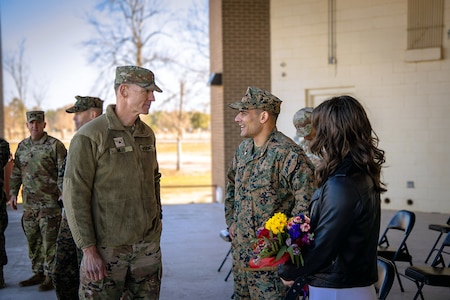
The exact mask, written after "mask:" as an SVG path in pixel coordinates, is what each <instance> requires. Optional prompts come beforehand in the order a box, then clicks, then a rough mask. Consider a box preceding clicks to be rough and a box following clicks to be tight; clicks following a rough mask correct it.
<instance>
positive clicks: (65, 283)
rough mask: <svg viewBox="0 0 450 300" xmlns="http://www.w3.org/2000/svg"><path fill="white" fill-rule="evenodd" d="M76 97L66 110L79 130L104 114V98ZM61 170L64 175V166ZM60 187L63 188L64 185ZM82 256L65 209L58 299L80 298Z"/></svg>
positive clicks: (57, 261)
mask: <svg viewBox="0 0 450 300" xmlns="http://www.w3.org/2000/svg"><path fill="white" fill-rule="evenodd" d="M75 99H77V101H76V102H75V104H74V105H73V106H72V107H69V108H68V109H66V112H68V113H73V114H74V116H73V121H74V123H75V128H76V129H77V130H78V129H80V127H81V126H83V125H84V124H86V123H87V122H89V121H91V120H93V119H95V118H96V117H98V116H100V115H101V114H102V112H103V100H101V99H99V98H97V97H89V96H86V97H83V96H75ZM64 167H65V165H64ZM61 172H62V176H63V175H64V168H63V169H62V170H61ZM60 188H61V190H62V187H60ZM61 201H62V199H61ZM61 203H62V202H61ZM81 256H82V254H81V251H79V250H78V249H77V247H76V245H75V242H74V240H73V237H72V233H71V232H70V228H69V224H68V222H67V216H66V214H65V212H64V209H63V213H62V218H61V225H60V227H59V232H58V239H57V240H56V256H55V266H54V269H53V284H54V285H55V290H56V296H57V297H58V299H60V300H71V299H74V300H78V288H79V285H80V272H79V268H80V262H81Z"/></svg>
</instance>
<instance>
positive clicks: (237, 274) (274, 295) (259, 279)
mask: <svg viewBox="0 0 450 300" xmlns="http://www.w3.org/2000/svg"><path fill="white" fill-rule="evenodd" d="M233 277H234V299H235V300H244V299H245V300H250V299H252V300H259V299H264V300H282V299H284V296H285V294H286V292H287V288H286V287H285V286H284V285H283V282H282V281H281V279H280V277H279V276H278V272H276V271H259V270H258V271H256V270H253V269H250V268H237V267H233Z"/></svg>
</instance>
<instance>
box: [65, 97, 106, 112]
mask: <svg viewBox="0 0 450 300" xmlns="http://www.w3.org/2000/svg"><path fill="white" fill-rule="evenodd" d="M75 99H77V101H75V104H74V105H73V106H72V107H69V108H68V109H66V112H68V113H76V112H82V111H85V110H88V109H89V108H101V109H103V100H101V99H100V98H97V97H90V96H75Z"/></svg>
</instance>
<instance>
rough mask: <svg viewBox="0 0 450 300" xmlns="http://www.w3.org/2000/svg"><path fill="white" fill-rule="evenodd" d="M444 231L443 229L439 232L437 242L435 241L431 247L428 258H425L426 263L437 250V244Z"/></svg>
mask: <svg viewBox="0 0 450 300" xmlns="http://www.w3.org/2000/svg"><path fill="white" fill-rule="evenodd" d="M442 233H443V232H442V231H441V233H440V234H439V236H438V238H437V239H436V242H434V245H433V247H432V248H431V250H430V253H428V256H427V259H425V263H428V260H429V259H430V257H431V254H432V253H433V251H434V250H436V245H437V243H438V242H439V240H440V239H441V237H442Z"/></svg>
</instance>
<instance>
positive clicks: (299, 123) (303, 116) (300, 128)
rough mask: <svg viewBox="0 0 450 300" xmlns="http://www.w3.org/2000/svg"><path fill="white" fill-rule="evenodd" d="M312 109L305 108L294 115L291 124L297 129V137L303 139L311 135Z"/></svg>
mask: <svg viewBox="0 0 450 300" xmlns="http://www.w3.org/2000/svg"><path fill="white" fill-rule="evenodd" d="M312 112H313V109H312V108H311V107H305V108H302V109H300V110H298V111H297V112H296V113H295V114H294V118H293V120H292V122H293V123H294V126H295V128H296V129H297V136H298V137H305V136H308V135H310V134H311V114H312Z"/></svg>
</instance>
